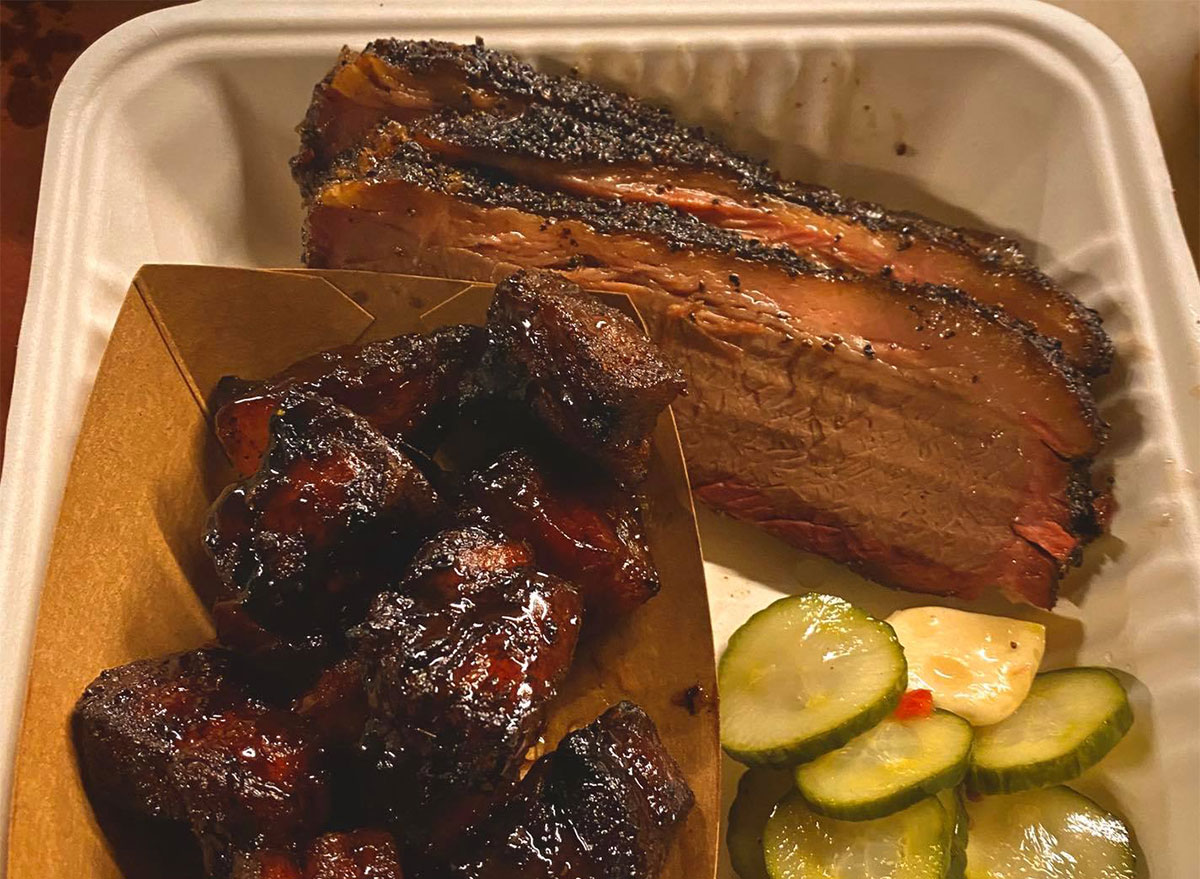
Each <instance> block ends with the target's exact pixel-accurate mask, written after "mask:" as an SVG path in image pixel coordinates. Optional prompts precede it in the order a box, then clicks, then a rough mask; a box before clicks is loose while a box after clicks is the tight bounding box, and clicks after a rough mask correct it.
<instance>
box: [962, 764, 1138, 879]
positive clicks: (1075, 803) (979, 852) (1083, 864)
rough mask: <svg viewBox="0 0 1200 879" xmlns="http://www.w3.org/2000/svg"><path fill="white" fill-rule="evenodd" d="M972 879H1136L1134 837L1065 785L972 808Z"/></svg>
mask: <svg viewBox="0 0 1200 879" xmlns="http://www.w3.org/2000/svg"><path fill="white" fill-rule="evenodd" d="M966 809H967V815H968V816H969V819H970V823H971V832H970V838H969V839H968V842H967V873H966V879H997V877H1004V879H1008V877H1013V879H1020V877H1026V876H1028V877H1043V876H1045V877H1054V879H1133V877H1134V876H1135V875H1136V868H1137V855H1136V849H1135V846H1134V842H1133V834H1132V833H1131V832H1130V830H1129V827H1128V826H1127V825H1126V824H1125V822H1124V821H1122V820H1121V819H1120V818H1118V817H1117V816H1116V815H1113V814H1111V813H1110V812H1106V811H1105V810H1104V809H1101V808H1100V807H1099V806H1098V805H1096V804H1095V803H1094V802H1092V801H1091V800H1089V799H1088V798H1087V797H1085V796H1083V795H1081V794H1078V793H1076V792H1075V791H1073V790H1071V789H1070V788H1068V787H1062V786H1061V785H1059V786H1055V787H1047V788H1043V789H1041V790H1035V791H1023V792H1022V793H1018V794H1008V795H1003V796H995V797H984V798H983V799H981V800H977V801H974V802H968V803H967V806H966Z"/></svg>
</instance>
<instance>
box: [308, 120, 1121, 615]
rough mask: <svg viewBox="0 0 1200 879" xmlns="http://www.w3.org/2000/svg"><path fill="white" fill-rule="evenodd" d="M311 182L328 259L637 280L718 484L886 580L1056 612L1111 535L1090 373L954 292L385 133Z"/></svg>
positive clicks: (715, 495)
mask: <svg viewBox="0 0 1200 879" xmlns="http://www.w3.org/2000/svg"><path fill="white" fill-rule="evenodd" d="M375 146H376V148H377V149H376V150H375V151H374V152H372V151H364V153H363V154H362V156H360V160H361V161H360V164H359V166H358V167H356V168H353V169H351V168H348V167H344V168H340V169H338V170H337V171H336V172H335V174H334V175H333V176H332V177H331V178H330V179H329V181H328V182H327V184H326V185H325V186H324V187H323V188H322V189H321V190H320V191H319V192H318V193H316V194H315V195H314V197H313V199H312V201H311V204H310V208H309V214H308V220H307V224H306V253H305V258H306V261H307V262H308V264H309V265H312V266H316V267H330V268H356V269H373V270H379V271H402V272H425V273H431V274H439V275H445V276H450V277H462V278H475V279H483V280H499V279H501V278H502V277H503V276H504V275H505V274H507V273H508V272H509V271H511V270H513V269H514V268H517V267H535V268H553V269H559V270H561V271H563V272H564V274H566V275H567V276H568V277H569V278H571V279H572V280H575V281H576V282H578V283H580V284H581V285H582V286H585V287H590V288H594V289H605V290H615V291H618V292H627V293H629V294H630V295H632V296H633V297H634V298H635V301H636V302H637V304H638V306H639V308H640V310H641V312H642V314H643V315H644V316H645V317H646V318H647V321H648V323H649V324H650V326H651V331H652V333H653V334H654V336H655V337H656V338H657V339H658V341H660V342H661V343H662V344H663V346H664V348H665V349H666V350H667V352H668V354H669V355H670V356H672V357H673V359H674V360H675V361H676V362H677V363H679V364H680V365H681V366H682V367H683V369H684V372H685V374H686V375H687V377H688V380H689V388H690V394H689V396H688V397H687V398H685V399H684V400H682V401H681V403H680V404H678V405H677V409H676V414H677V417H678V418H679V422H680V428H681V433H682V435H683V440H684V448H685V452H686V454H687V456H688V460H689V466H690V475H691V478H692V482H693V486H694V487H695V489H696V492H697V494H698V496H699V497H701V498H702V499H703V500H705V501H707V502H709V503H711V504H713V505H714V506H716V507H717V508H718V509H722V510H724V511H726V512H729V513H732V514H734V515H736V516H739V517H741V518H744V519H749V520H751V521H755V522H757V523H759V524H761V525H763V526H764V527H766V528H767V529H768V530H771V531H772V532H774V533H776V534H779V535H780V536H782V537H784V538H786V539H788V540H789V541H791V542H793V543H795V544H796V545H798V546H801V547H803V548H806V549H810V550H814V551H817V552H821V553H823V554H825V555H828V556H831V557H833V558H837V559H840V560H842V561H845V562H847V563H849V564H851V565H853V566H855V567H857V568H859V569H860V570H862V571H864V572H865V573H867V574H868V575H870V576H872V577H873V578H875V579H877V580H880V581H881V582H885V583H890V584H893V585H897V586H901V587H904V588H908V589H915V590H919V591H928V592H936V593H939V594H960V595H966V596H970V595H976V594H978V593H980V592H981V591H983V590H984V589H986V588H989V587H992V586H999V587H1000V588H1002V589H1003V590H1004V591H1005V592H1006V593H1007V594H1009V595H1010V596H1013V597H1020V598H1023V599H1024V600H1027V601H1030V602H1032V603H1034V604H1038V605H1041V606H1049V605H1050V604H1052V603H1053V600H1054V591H1055V585H1056V582H1057V578H1058V576H1059V575H1060V573H1061V571H1062V568H1063V567H1064V566H1065V565H1066V564H1068V563H1070V562H1071V561H1074V560H1075V559H1076V557H1077V554H1078V549H1079V547H1080V546H1081V545H1082V543H1083V542H1084V541H1085V540H1086V538H1087V537H1089V536H1090V535H1091V534H1092V533H1093V532H1094V530H1095V522H1094V519H1093V516H1092V513H1091V504H1090V501H1091V498H1090V493H1089V489H1088V487H1087V480H1086V466H1085V464H1084V462H1085V461H1086V459H1087V458H1088V457H1090V456H1091V455H1092V454H1093V453H1094V452H1095V450H1096V449H1097V448H1098V446H1099V442H1100V424H1099V423H1098V421H1097V419H1096V417H1095V413H1094V409H1093V407H1092V404H1091V401H1090V398H1089V396H1088V393H1087V389H1086V386H1085V385H1084V384H1083V383H1082V382H1081V381H1080V380H1079V379H1078V377H1077V376H1076V375H1075V374H1074V373H1073V372H1072V371H1071V370H1070V369H1069V368H1068V367H1066V366H1065V365H1064V364H1063V363H1062V358H1061V356H1060V355H1059V353H1058V352H1057V350H1056V349H1055V348H1054V346H1052V345H1049V344H1048V343H1046V342H1045V340H1044V339H1041V338H1040V337H1038V336H1036V335H1035V334H1034V333H1032V332H1031V331H1030V330H1029V328H1028V327H1025V326H1024V325H1021V324H1020V323H1019V322H1016V321H1013V320H1012V319H1011V318H1008V317H1006V316H1004V315H1002V314H999V313H996V312H995V311H991V310H988V309H986V308H984V307H982V306H979V305H978V304H977V303H975V302H973V301H972V300H970V299H968V298H966V297H964V296H963V295H962V294H961V293H959V292H958V291H955V290H947V289H944V288H933V287H919V286H915V285H902V284H898V283H895V282H891V281H888V280H885V279H880V278H866V277H862V276H843V275H840V274H838V273H837V272H835V271H830V270H825V269H821V268H818V267H815V266H813V265H811V264H810V263H807V262H806V261H804V260H803V259H801V258H800V257H798V256H797V255H796V254H795V253H794V252H793V251H791V250H788V249H785V248H772V247H767V246H764V245H762V244H761V243H758V242H754V241H748V240H746V239H744V238H742V237H741V236H739V235H737V234H735V233H732V232H728V231H724V230H719V229H715V228H713V227H711V226H709V225H707V224H704V223H702V222H700V221H699V220H697V219H696V218H695V217H692V216H689V215H686V214H683V213H680V212H678V211H675V210H672V209H670V208H667V207H665V206H663V205H658V204H622V203H617V202H613V201H608V200H605V201H600V200H592V199H584V198H579V197H574V196H569V195H563V194H553V195H552V194H547V193H545V192H541V191H539V190H534V189H531V188H530V187H527V186H523V185H520V184H515V183H511V182H504V181H499V180H496V179H494V178H491V177H488V176H487V175H484V174H481V173H478V172H475V171H472V170H470V169H464V168H453V167H449V166H445V165H442V164H439V163H437V162H436V161H434V160H432V159H431V158H430V157H429V156H428V154H427V153H425V151H424V150H422V149H421V147H420V146H419V145H417V144H415V143H413V142H411V141H403V140H399V141H393V142H390V143H384V142H383V141H379V142H377V143H376V144H375Z"/></svg>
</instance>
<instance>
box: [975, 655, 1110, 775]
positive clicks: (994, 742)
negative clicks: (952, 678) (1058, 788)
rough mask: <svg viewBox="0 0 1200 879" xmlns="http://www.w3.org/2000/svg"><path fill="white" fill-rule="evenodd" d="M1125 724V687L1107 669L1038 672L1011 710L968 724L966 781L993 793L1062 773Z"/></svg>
mask: <svg viewBox="0 0 1200 879" xmlns="http://www.w3.org/2000/svg"><path fill="white" fill-rule="evenodd" d="M1132 724H1133V711H1132V709H1131V708H1130V707H1129V698H1128V697H1127V696H1126V694H1125V688H1124V687H1122V686H1121V682H1120V681H1119V680H1117V677H1116V675H1114V674H1113V673H1112V672H1110V671H1108V670H1107V669H1103V668H1067V669H1062V670H1060V671H1051V672H1045V673H1044V674H1040V675H1038V676H1037V677H1036V678H1035V679H1034V681H1033V686H1031V687H1030V688H1029V695H1028V696H1027V697H1026V698H1025V701H1024V702H1022V703H1021V707H1020V708H1018V709H1017V710H1016V711H1015V712H1014V713H1013V714H1012V715H1010V716H1009V717H1008V718H1007V719H1006V720H1003V721H1001V722H1000V723H997V724H995V725H993V726H985V727H981V728H979V729H977V730H976V731H975V747H974V749H973V751H972V753H971V767H970V769H969V770H968V772H967V786H968V787H969V788H970V789H971V790H973V791H977V792H979V793H985V794H997V793H1016V792H1017V791H1023V790H1031V789H1033V788H1039V787H1047V786H1049V785H1052V784H1060V783H1062V782H1064V781H1070V780H1071V779H1073V778H1077V777H1078V776H1079V775H1081V774H1082V773H1083V772H1084V770H1086V769H1088V768H1089V767H1090V766H1093V765H1094V764H1096V763H1097V762H1099V761H1100V759H1101V758H1102V757H1103V756H1104V755H1105V754H1107V753H1108V752H1109V751H1111V750H1112V749H1113V746H1115V745H1116V744H1117V742H1119V741H1120V740H1121V739H1122V738H1123V737H1124V735H1125V733H1126V732H1128V731H1129V727H1130V726H1131V725H1132Z"/></svg>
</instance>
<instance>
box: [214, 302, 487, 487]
mask: <svg viewBox="0 0 1200 879" xmlns="http://www.w3.org/2000/svg"><path fill="white" fill-rule="evenodd" d="M484 335H485V334H484V332H483V331H482V330H481V329H480V328H478V327H470V326H451V327H442V328H441V329H438V330H434V331H433V332H431V333H428V334H423V335H420V334H415V333H414V334H408V335H403V336H396V337H395V338H393V339H386V340H383V341H379V342H368V343H367V344H365V345H347V346H345V347H342V348H335V349H333V350H331V351H322V352H321V353H320V354H314V355H313V356H312V357H308V358H305V359H304V360H301V361H299V362H298V363H295V364H293V365H292V366H289V367H288V368H287V369H285V370H284V371H283V372H280V373H279V374H277V375H274V376H272V377H271V378H269V379H267V380H266V381H262V382H248V381H244V380H242V379H236V378H233V377H231V376H230V377H226V378H225V379H222V382H221V385H220V386H219V387H218V388H217V392H216V399H215V401H214V402H215V403H216V404H217V405H218V406H219V407H220V408H218V409H217V414H216V416H215V418H214V427H215V429H216V433H217V438H218V439H219V440H220V441H221V445H222V446H223V447H224V449H225V452H226V454H227V455H228V456H229V459H230V461H232V462H233V464H234V466H235V467H236V468H237V469H238V472H239V473H240V474H241V475H242V476H249V475H251V474H252V473H254V472H255V471H256V470H257V469H258V466H259V464H260V463H261V461H262V456H263V455H264V454H265V453H266V450H267V445H268V442H269V440H270V419H271V414H272V413H273V412H274V411H275V410H276V409H277V408H278V406H279V403H280V401H281V400H282V398H283V396H284V395H285V394H286V393H287V392H288V391H307V392H311V393H316V394H320V395H321V396H323V397H328V398H329V399H331V400H333V401H334V402H335V403H339V404H341V405H342V406H345V407H346V408H347V409H349V410H351V411H352V412H354V413H355V414H357V415H360V416H362V417H363V418H365V419H366V420H367V421H369V422H370V423H371V424H372V425H373V426H374V427H375V429H376V430H378V431H379V432H380V433H382V434H383V435H384V436H385V437H387V438H388V439H389V440H391V441H392V442H398V441H399V442H403V443H406V444H408V445H412V446H415V447H417V448H421V449H424V450H426V451H432V446H433V445H434V444H435V443H436V441H437V439H438V437H439V435H440V432H441V428H442V426H443V424H444V421H445V419H446V418H447V417H448V416H450V415H452V414H453V412H454V411H455V409H456V408H457V405H458V399H459V396H460V393H461V392H462V389H463V387H464V383H465V382H466V381H467V380H468V377H469V375H470V374H471V370H472V369H473V368H474V367H475V366H476V364H477V362H478V360H479V358H480V356H481V355H482V352H483V347H484Z"/></svg>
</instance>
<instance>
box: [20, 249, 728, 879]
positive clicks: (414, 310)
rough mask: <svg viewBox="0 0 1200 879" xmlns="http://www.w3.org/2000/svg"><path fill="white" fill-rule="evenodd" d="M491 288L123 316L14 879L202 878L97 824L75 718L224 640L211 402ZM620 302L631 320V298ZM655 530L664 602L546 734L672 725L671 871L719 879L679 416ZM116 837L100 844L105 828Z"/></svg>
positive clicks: (80, 451) (286, 282)
mask: <svg viewBox="0 0 1200 879" xmlns="http://www.w3.org/2000/svg"><path fill="white" fill-rule="evenodd" d="M490 298H491V287H490V286H486V285H477V284H469V283H467V282H460V281H447V280H442V279H433V278H418V277H410V276H401V275H380V274H373V273H367V272H342V271H331V272H306V271H305V272H301V271H297V272H291V271H270V270H249V269H226V268H211V267H201V266H145V267H143V268H142V269H141V271H139V272H138V274H137V276H136V277H135V278H134V281H133V285H132V287H131V288H130V291H129V293H128V295H127V297H126V299H125V303H124V305H123V306H122V309H121V312H120V315H119V316H118V318H117V323H116V326H115V328H114V330H113V334H112V338H111V340H110V341H109V345H108V349H107V351H106V352H105V354H104V359H103V361H102V362H101V365H100V371H99V374H98V375H97V378H96V384H95V387H94V389H93V391H92V396H91V399H90V401H89V403H88V408H87V413H86V415H85V418H84V422H83V427H82V430H81V433H80V436H79V442H78V445H77V447H76V451H75V457H74V460H73V462H72V464H71V471H70V475H69V478H68V482H67V488H66V493H65V495H64V498H63V504H62V509H61V512H60V515H59V521H58V528H57V531H56V533H55V537H54V544H53V548H52V551H51V556H50V564H49V568H48V572H47V575H46V581H45V585H44V587H43V591H42V597H41V608H40V612H39V619H38V624H37V633H36V638H35V643H34V649H33V661H32V664H31V671H30V677H29V689H28V693H27V696H26V704H25V715H24V722H23V727H22V731H21V737H20V740H19V743H18V749H17V758H16V780H15V785H14V793H13V807H12V815H11V819H10V821H11V823H10V834H9V851H8V875H9V876H10V877H11V879H35V877H37V879H42V877H50V876H56V877H57V876H63V877H66V876H71V877H84V876H87V877H97V879H100V877H117V876H121V875H122V874H124V875H126V876H128V877H138V879H140V877H151V876H162V877H181V879H183V877H186V876H188V875H194V872H189V871H194V870H195V868H194V867H193V866H191V863H190V860H189V858H188V856H187V852H188V851H189V847H188V843H187V842H186V835H181V836H179V837H176V836H175V835H174V834H172V833H170V832H166V831H156V832H151V833H147V832H146V828H145V826H144V825H138V826H131V825H129V824H127V823H125V822H124V821H122V820H119V819H116V818H114V817H112V816H110V815H107V814H105V813H104V812H103V810H102V812H101V814H100V815H99V816H98V815H97V814H96V813H94V812H93V809H92V807H91V805H90V804H89V801H88V799H87V797H86V796H85V794H84V791H83V789H82V787H81V786H80V782H79V776H78V772H77V768H76V763H75V755H74V750H73V747H72V745H71V743H70V740H69V734H68V719H69V715H70V712H71V708H72V706H73V704H74V702H75V700H76V698H78V696H79V694H80V693H81V692H82V690H83V688H84V687H85V686H86V685H87V684H88V682H90V681H91V680H92V678H93V677H94V676H95V675H96V673H97V672H99V671H100V670H101V669H103V668H107V667H110V666H115V665H120V664H122V663H125V662H128V661H130V660H133V659H137V658H140V657H146V656H154V655H156V654H161V653H166V652H170V651H174V650H181V649H187V648H191V647H195V646H197V645H199V644H201V643H202V642H204V641H205V640H207V639H209V638H211V637H212V634H213V630H212V626H211V624H210V622H209V619H208V616H207V614H206V612H205V605H204V603H203V601H202V599H201V598H200V597H198V595H197V593H199V594H200V595H204V594H206V593H207V592H208V589H209V588H210V587H211V584H212V577H213V574H212V572H211V568H210V566H209V563H208V561H207V559H206V558H205V556H204V553H203V551H202V550H201V547H200V540H199V533H200V525H201V521H202V518H203V514H204V512H205V510H206V509H207V507H208V505H209V503H210V502H211V501H212V499H213V498H214V497H215V495H216V493H217V492H218V491H219V490H220V488H221V486H222V485H223V484H224V483H226V482H228V481H230V479H231V471H230V469H229V466H228V463H227V462H226V461H225V460H224V458H223V457H222V455H221V453H220V451H219V448H218V447H217V445H216V443H215V442H214V441H213V440H212V438H211V435H210V431H209V424H208V413H207V411H206V408H205V405H204V401H205V400H206V399H208V395H209V393H210V392H211V391H212V389H213V387H214V386H215V384H216V382H217V379H218V378H219V377H220V376H222V375H224V374H227V373H234V374H238V375H243V376H250V377H258V376H266V375H269V374H271V373H273V372H275V371H277V370H279V369H281V368H283V367H284V366H286V365H288V364H290V363H291V362H293V361H295V360H297V359H298V358H300V357H303V356H305V355H308V354H311V353H313V352H315V351H318V350H321V349H324V348H329V347H332V346H335V345H341V344H346V343H349V342H354V341H356V340H357V341H361V340H368V339H377V338H386V337H388V336H392V335H396V334H398V333H402V332H406V331H412V330H418V329H429V328H432V327H435V326H441V325H444V324H447V323H458V322H473V323H478V322H481V320H482V318H483V315H484V312H485V309H486V307H487V303H488V302H489V301H490ZM613 302H614V304H617V305H619V306H621V307H623V308H625V309H626V310H628V311H632V307H631V306H630V305H629V303H628V300H626V299H625V298H624V297H615V298H614V299H613ZM646 495H647V502H646V528H647V533H648V537H649V540H650V544H651V547H652V550H653V553H654V558H655V561H656V562H657V564H658V567H659V570H660V572H661V576H662V591H661V593H660V594H659V595H658V596H657V597H656V598H655V599H654V600H653V601H651V602H650V603H649V604H647V605H646V606H645V607H643V608H641V609H639V610H638V611H637V612H635V613H634V614H632V615H631V616H630V617H629V618H628V619H626V620H623V621H621V622H620V623H619V624H618V625H617V626H616V627H615V628H614V629H613V630H612V631H611V632H608V633H605V634H604V635H602V636H598V637H595V638H593V639H591V640H590V641H588V642H587V643H585V644H584V645H582V646H581V648H580V654H579V656H578V658H577V659H576V662H575V665H574V667H573V668H572V671H571V674H570V677H569V679H568V681H567V683H566V685H565V686H564V688H563V690H564V691H563V693H562V695H561V696H560V697H559V699H558V700H557V702H556V704H555V706H554V709H553V712H552V716H551V719H550V723H549V728H548V730H547V733H546V736H545V738H546V742H547V744H548V746H552V745H553V744H554V743H556V742H557V741H558V739H559V738H560V737H561V736H562V734H563V733H564V732H566V731H567V730H569V729H571V728H574V727H576V726H579V725H582V724H584V723H586V722H588V721H590V720H591V719H593V718H594V717H595V716H596V715H597V714H598V713H599V712H600V711H601V710H602V709H603V708H604V707H606V706H607V705H609V704H611V703H613V702H616V701H619V700H620V699H622V698H629V699H632V700H634V701H636V702H638V703H640V704H641V705H642V706H643V707H645V709H646V710H647V712H649V714H650V716H651V717H653V718H654V720H655V722H656V723H657V724H658V728H659V731H660V733H661V734H662V738H663V741H664V742H665V743H666V745H667V747H668V749H669V750H670V751H671V753H672V754H674V755H675V757H676V758H677V759H678V760H679V762H680V763H681V764H682V766H683V768H684V771H685V773H686V776H687V779H688V781H689V782H690V784H691V785H692V788H693V789H694V790H695V792H696V808H695V809H694V810H693V812H692V813H691V815H690V816H689V818H688V820H687V824H686V826H685V827H684V829H683V831H682V833H681V834H680V836H679V838H678V839H677V840H676V842H675V845H674V847H673V850H672V854H671V858H670V860H669V862H668V865H667V868H666V870H665V871H664V873H663V876H664V877H669V879H702V877H711V876H713V875H714V874H715V871H716V852H717V842H718V824H719V818H718V808H719V791H718V785H719V766H720V760H719V745H718V733H717V713H716V708H715V703H714V701H713V699H712V698H711V697H709V698H708V699H701V700H700V702H699V705H698V708H697V710H696V711H695V713H693V711H692V710H689V709H688V708H687V707H685V706H684V705H683V704H681V701H682V700H680V698H679V697H680V694H681V693H683V692H684V691H685V690H687V689H688V688H689V687H692V686H695V685H699V686H700V687H701V688H702V691H703V693H705V694H713V693H715V674H714V668H713V646H712V632H711V629H710V625H709V616H708V601H707V597H706V593H705V588H704V569H703V565H702V562H701V559H700V549H699V542H698V539H697V535H696V527H695V519H694V516H693V510H692V503H691V496H690V494H689V491H688V486H687V476H686V472H685V470H684V465H683V459H682V455H681V453H680V449H679V441H678V437H677V435H676V433H675V426H674V421H673V419H672V417H671V415H670V413H669V412H668V413H664V415H663V417H662V418H661V420H660V421H659V424H658V427H657V429H656V432H655V434H654V452H653V461H652V464H651V468H650V477H649V479H648V480H647V483H646ZM102 828H103V829H102Z"/></svg>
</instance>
